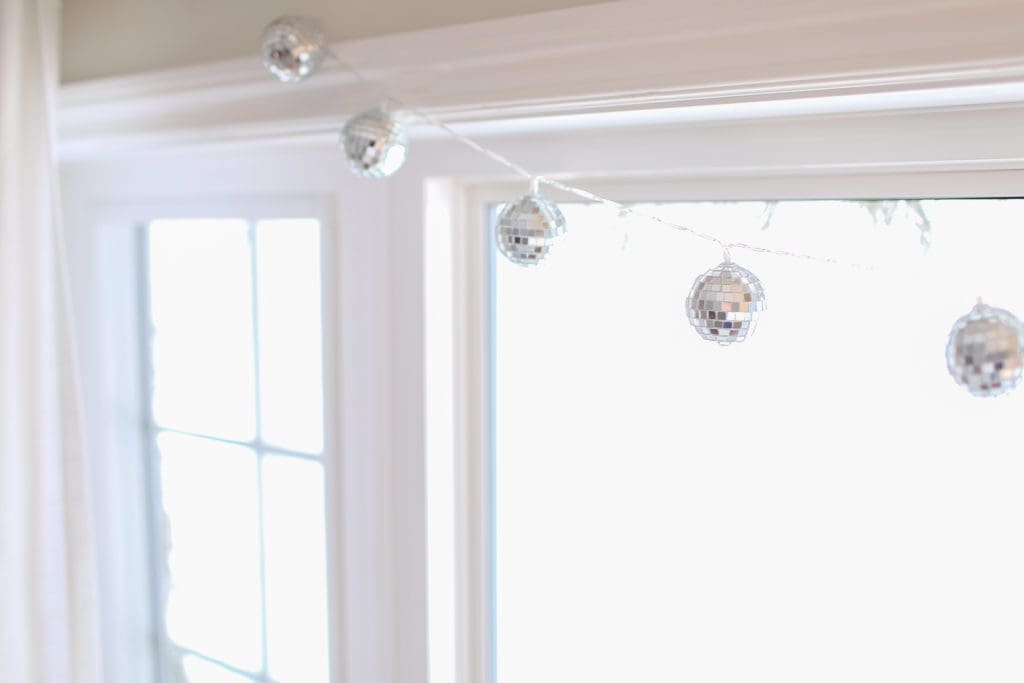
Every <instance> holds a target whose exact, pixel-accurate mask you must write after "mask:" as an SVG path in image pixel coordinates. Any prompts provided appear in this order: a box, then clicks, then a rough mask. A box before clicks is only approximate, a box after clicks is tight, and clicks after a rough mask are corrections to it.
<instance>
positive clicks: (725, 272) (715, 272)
mask: <svg viewBox="0 0 1024 683" xmlns="http://www.w3.org/2000/svg"><path fill="white" fill-rule="evenodd" d="M766 307H767V302H766V300H765V296H764V287H763V286H762V285H761V281H760V280H758V279H757V276H756V275H754V274H753V273H751V272H750V271H749V270H747V269H746V268H743V267H741V266H738V265H736V264H735V263H733V262H732V261H731V260H729V259H728V258H726V260H725V261H723V262H722V263H720V264H718V265H717V266H715V267H714V268H712V269H711V270H709V271H708V272H706V273H704V274H703V275H701V276H700V277H698V278H697V280H696V281H695V282H694V283H693V288H692V289H691V290H690V295H689V296H688V297H686V316H687V317H688V318H689V319H690V324H691V325H693V329H695V330H697V334H699V335H700V336H701V337H703V338H704V339H707V340H708V341H713V342H717V343H718V344H721V345H722V346H727V345H729V344H735V343H738V342H742V341H744V340H746V339H747V338H748V337H750V336H751V335H753V334H754V330H755V329H756V328H757V318H758V316H759V315H760V314H761V311H763V310H765V308H766Z"/></svg>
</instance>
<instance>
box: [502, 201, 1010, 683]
mask: <svg viewBox="0 0 1024 683" xmlns="http://www.w3.org/2000/svg"><path fill="white" fill-rule="evenodd" d="M923 206H924V208H925V212H926V213H927V215H928V217H929V218H930V220H931V231H930V234H931V239H932V248H931V250H930V251H929V252H928V254H927V255H922V251H921V248H920V245H919V239H920V232H919V230H918V228H917V227H916V226H914V225H913V224H912V223H913V221H912V220H910V221H903V220H902V219H900V220H897V221H896V222H894V224H893V225H891V226H889V225H885V224H884V221H883V222H882V223H881V224H876V223H875V221H874V220H873V219H872V218H871V217H870V214H869V211H868V210H867V209H866V208H865V207H864V206H862V205H859V204H857V203H853V202H783V203H782V204H780V205H779V206H778V207H777V209H776V211H775V216H774V219H773V220H772V222H771V225H770V227H768V228H767V229H762V225H763V222H764V213H765V205H764V204H763V203H759V202H740V203H717V204H712V203H674V204H666V205H660V206H650V205H648V206H645V207H644V208H645V209H646V210H648V211H654V212H657V213H658V214H660V215H664V216H667V217H669V218H671V219H674V220H675V221H677V222H680V223H683V224H685V225H692V226H694V227H696V228H698V229H702V230H707V231H709V232H713V233H715V234H719V235H722V236H724V237H726V238H727V239H730V240H732V239H735V240H742V241H745V242H750V243H757V244H765V245H768V246H772V247H776V248H782V249H794V250H797V251H807V252H812V253H819V254H823V255H832V256H841V257H843V258H848V259H850V260H854V261H861V262H867V263H876V264H881V265H882V267H880V268H879V269H878V270H875V271H863V270H856V269H852V268H846V267H837V266H829V265H824V264H819V263H810V262H804V261H801V260H798V259H785V258H772V257H766V256H759V255H756V254H753V255H752V254H748V253H745V252H736V253H734V254H733V258H734V260H735V261H737V262H738V263H739V264H740V265H742V266H744V267H746V268H749V269H750V270H751V271H753V272H754V273H755V274H756V275H757V276H758V277H759V278H760V279H761V280H762V282H763V283H764V286H765V289H766V292H767V298H768V302H769V306H768V310H767V311H766V312H765V313H764V314H763V315H762V316H761V321H760V324H759V326H758V329H757V333H756V334H755V335H754V336H753V337H752V338H751V339H750V340H748V341H746V342H744V343H743V344H740V345H737V346H734V347H730V348H722V347H719V346H717V345H715V344H712V343H709V342H706V341H704V340H702V339H701V338H699V337H698V336H697V334H696V333H695V332H694V331H693V330H692V329H691V328H690V325H689V323H688V321H687V319H686V316H685V312H684V302H685V299H686V296H687V293H688V292H689V289H690V286H691V284H692V282H693V280H694V278H696V277H697V276H698V275H699V274H700V273H703V272H704V271H706V270H707V269H709V268H710V267H712V266H714V265H715V264H716V263H718V262H719V261H720V260H721V258H722V254H721V250H719V249H717V248H715V247H714V246H713V245H707V244H704V243H702V242H700V241H697V240H694V239H693V238H692V237H690V236H687V235H685V234H681V233H679V232H676V231H673V230H669V229H665V228H662V227H658V226H656V225H651V224H646V223H643V222H642V221H635V222H631V223H625V222H623V221H621V220H619V219H618V217H617V216H616V213H615V212H614V211H610V210H608V209H605V208H603V207H595V206H581V205H578V204H567V205H563V210H564V212H565V215H566V218H567V220H568V227H569V232H568V235H567V236H566V238H565V240H564V241H563V242H562V243H560V244H559V245H557V246H556V248H555V249H553V250H552V253H551V257H550V261H549V262H548V263H545V264H543V265H542V266H540V267H539V268H533V269H524V268H519V267H516V266H514V265H512V264H510V263H508V262H507V261H506V260H505V259H503V258H501V257H500V256H499V257H497V260H496V264H497V265H496V269H497V272H496V278H497V281H496V285H497V289H496V296H497V299H496V316H495V317H496V354H497V355H496V359H495V363H496V368H495V372H496V382H497V384H496V397H495V398H496V413H495V414H496V428H497V433H496V451H495V459H496V461H495V468H496V473H495V487H496V541H495V543H496V563H497V566H496V603H497V616H496V639H497V670H498V683H515V682H516V681H560V680H586V681H590V682H591V683H605V682H607V683H611V682H613V681H614V682H616V683H617V682H619V681H623V680H642V681H645V683H660V682H664V683H668V682H670V681H680V680H693V681H741V680H744V681H758V680H786V681H789V682H791V683H810V682H812V681H813V682H818V681H822V680H836V679H841V680H851V681H853V680H857V681H866V680H897V679H899V680H910V679H914V680H976V679H977V680H980V679H985V680H1016V679H1020V678H1021V677H1024V663H1022V661H1021V660H1020V658H1019V656H1018V653H1019V645H1018V644H1019V642H1020V640H1021V638H1024V622H1022V621H1021V619H1020V615H1021V614H1024V581H1022V580H1021V576H1022V575H1024V551H1022V549H1021V547H1020V544H1016V543H1007V539H1011V538H1015V537H1016V536H1017V535H1018V534H1019V520H1020V519H1022V518H1024V497H1022V496H1021V495H1020V482H1021V480H1022V479H1024V458H1021V452H1020V448H1019V447H1017V446H1015V444H1017V443H1019V424H1020V415H1021V410H1022V408H1024V390H1021V389H1018V390H1017V391H1016V392H1015V393H1014V394H1012V395H1010V396H1008V397H1006V398H1005V399H994V400H988V401H985V400H978V399H975V398H972V397H971V396H969V395H968V393H967V392H966V391H964V390H963V389H962V388H960V387H958V386H956V385H955V383H954V382H953V380H952V379H951V378H950V377H949V376H948V374H947V373H946V368H945V357H944V350H945V343H946V337H947V334H948V333H949V330H950V328H951V327H952V325H953V323H954V321H955V320H956V319H957V318H958V317H960V316H961V315H963V314H965V313H966V312H967V311H968V310H969V309H970V308H971V306H972V305H973V304H974V297H975V295H977V294H982V295H984V296H985V298H986V300H987V303H990V304H992V305H995V306H1000V307H1005V308H1008V309H1009V310H1011V311H1014V312H1016V313H1017V314H1018V315H1020V314H1024V288H1022V287H1021V286H1020V266H1019V261H1020V254H1021V253H1022V252H1024V230H1022V229H1021V227H1022V226H1024V200H1007V201H995V200H964V201H929V202H924V203H923ZM876 208H877V207H876ZM626 237H628V239H625V238H626ZM894 264H895V265H894Z"/></svg>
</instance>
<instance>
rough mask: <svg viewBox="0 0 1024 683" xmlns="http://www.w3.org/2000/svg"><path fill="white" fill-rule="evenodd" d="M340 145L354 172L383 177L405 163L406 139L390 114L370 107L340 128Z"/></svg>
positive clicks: (407, 141) (370, 176) (400, 126)
mask: <svg viewBox="0 0 1024 683" xmlns="http://www.w3.org/2000/svg"><path fill="white" fill-rule="evenodd" d="M340 145H341V151H342V153H343V154H344V155H345V159H346V160H347V161H348V164H349V167H350V168H351V169H352V171H353V172H354V173H356V174H358V175H361V176H363V177H365V178H386V177H387V176H389V175H392V174H393V173H395V172H396V171H397V170H398V169H400V168H401V167H402V164H404V163H405V156H406V152H407V151H408V147H409V138H408V136H407V135H406V133H405V127H404V126H403V125H402V124H401V123H399V122H398V121H396V120H395V118H394V117H393V116H392V115H391V114H390V113H388V112H387V111H385V110H384V109H372V110H370V111H367V112H363V113H362V114H359V115H357V116H354V117H352V118H351V119H349V121H348V123H346V124H345V127H344V128H343V129H342V131H341V142H340Z"/></svg>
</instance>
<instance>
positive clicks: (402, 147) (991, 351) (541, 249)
mask: <svg viewBox="0 0 1024 683" xmlns="http://www.w3.org/2000/svg"><path fill="white" fill-rule="evenodd" d="M261 54H262V61H263V66H264V67H265V68H266V70H267V71H268V72H269V73H270V74H272V75H273V76H274V77H275V78H277V79H278V80H279V81H281V82H283V83H297V82H300V81H303V80H305V79H306V78H308V77H309V76H311V75H313V74H314V73H315V72H316V71H317V69H318V68H319V67H320V65H321V64H322V63H323V62H324V60H325V59H326V58H327V57H328V55H329V54H330V53H329V50H328V47H327V40H326V36H325V35H324V32H323V30H322V29H321V28H320V26H319V25H318V24H317V22H316V21H314V20H313V19H310V18H307V17H300V16H291V15H289V16H283V17H279V18H278V19H275V20H274V21H273V22H271V23H270V25H268V26H267V28H266V30H265V31H264V33H263V39H262V45H261ZM348 68H349V70H350V71H352V73H353V74H355V75H356V76H357V77H359V78H360V79H361V76H359V74H358V72H357V71H356V70H355V69H352V68H351V67H348ZM391 99H392V100H393V98H391ZM393 101H397V100H393ZM410 112H411V113H413V114H415V115H417V116H418V117H419V118H421V119H423V120H424V121H426V122H427V123H430V124H432V125H434V126H436V127H437V128H440V129H442V130H444V131H445V132H447V133H448V134H449V135H451V136H452V137H454V138H455V139H456V140H458V141H460V142H462V143H464V144H465V145H467V146H468V147H471V148H472V149H474V150H476V151H477V152H480V153H481V154H484V155H486V156H488V157H490V158H491V159H492V160H494V161H496V162H498V163H500V164H502V165H504V166H505V167H507V168H508V169H510V170H512V171H515V172H516V173H518V174H520V175H523V176H525V177H528V178H530V179H531V183H532V184H531V191H530V192H529V193H528V194H526V195H523V196H522V197H520V198H519V199H517V200H516V201H514V202H512V203H510V204H508V205H507V206H506V207H505V209H504V210H503V211H502V213H501V215H500V216H499V218H498V222H497V225H496V227H495V232H496V241H497V246H498V249H499V251H501V253H502V254H503V255H504V256H505V257H506V258H508V259H509V260H510V261H511V262H513V263H516V264H518V265H521V266H532V265H537V264H539V263H540V262H542V261H543V260H544V259H545V258H546V257H547V256H548V253H549V252H550V250H551V247H552V245H553V244H555V243H556V242H557V241H558V240H559V239H560V238H561V237H562V236H563V235H564V234H565V231H566V229H565V217H564V216H563V214H562V212H561V210H560V209H559V208H558V205H557V204H556V203H555V202H553V201H551V200H550V199H547V198H546V197H544V196H542V195H541V194H540V193H539V191H538V187H539V184H540V181H541V180H542V179H540V178H538V177H536V176H533V175H532V174H530V173H529V172H528V171H527V170H526V169H524V168H523V167H521V166H519V165H518V164H516V163H515V162H512V161H510V160H509V159H507V158H505V157H503V156H502V155H500V154H498V153H497V152H494V151H493V150H490V149H487V148H486V147H483V146H482V145H480V144H479V143H477V142H475V141H473V140H470V139H469V138H466V137H464V136H462V135H460V134H459V133H457V132H455V131H454V130H453V129H452V128H451V127H449V126H448V125H447V124H445V123H444V122H442V121H440V120H438V119H437V118H435V117H433V116H431V115H429V114H426V113H424V112H422V111H419V110H416V109H411V108H410ZM408 144H409V141H408V137H407V135H406V133H405V130H404V127H403V126H402V125H401V123H399V122H398V121H397V120H396V119H395V117H394V116H393V115H392V114H390V113H389V112H387V111H385V110H383V109H373V110H370V111H366V112H363V113H361V114H358V115H357V116H354V117H353V118H352V119H350V120H349V121H348V123H346V124H345V127H344V128H343V130H342V133H341V140H340V147H341V150H342V153H343V155H344V156H345V159H346V160H347V161H348V164H349V167H350V168H351V169H352V171H353V172H354V173H356V174H358V175H361V176H364V177H367V178H386V177H388V176H390V175H392V174H394V173H395V172H397V171H398V170H399V169H400V168H401V167H402V165H403V164H404V163H405V158H406V152H407V148H408ZM544 182H546V183H548V184H551V185H554V186H555V187H557V188H559V189H561V190H563V191H566V192H569V193H571V194H574V195H576V196H578V197H580V198H581V199H584V200H587V201H596V202H600V203H603V204H606V205H608V206H611V207H613V208H617V209H618V210H619V211H620V214H621V215H629V214H632V215H636V216H640V217H645V218H647V219H649V220H651V221H653V222H655V223H659V224H662V225H666V226H668V227H671V228H675V229H677V230H680V231H682V232H687V233H690V234H691V235H693V236H695V237H698V238H700V239H702V240H705V241H709V242H713V243H715V244H717V245H718V246H720V247H722V248H724V249H725V250H726V259H725V261H723V262H722V263H720V264H719V265H717V266H715V267H714V268H712V269H711V270H709V271H707V272H706V273H704V274H703V275H701V276H700V277H698V278H697V279H696V281H695V282H694V283H693V287H692V288H691V290H690V294H689V296H688V297H687V298H686V315H687V317H688V319H689V321H690V324H691V325H693V328H694V329H695V330H696V331H697V333H698V334H699V335H700V336H701V337H702V338H704V339H707V340H709V341H713V342H716V343H718V344H720V345H723V346H727V345H732V344H736V343H739V342H742V341H745V340H746V339H748V338H749V337H750V336H752V335H753V333H754V330H755V329H756V327H757V321H758V317H759V315H760V313H761V312H762V311H764V310H765V309H766V299H765V293H764V287H763V285H762V284H761V281H760V280H759V279H758V278H757V277H756V276H755V275H754V274H753V273H751V272H750V271H749V270H747V269H746V268H742V267H740V266H738V265H736V264H735V263H732V261H731V260H730V258H729V256H728V251H729V248H730V247H733V248H738V249H746V250H750V251H756V252H761V253H767V254H773V255H777V256H787V257H796V258H804V259H812V260H819V261H823V262H827V263H833V264H835V263H838V261H835V260H834V259H826V258H817V259H815V257H813V256H809V255H806V254H797V253H793V252H787V251H776V250H772V249H766V248H762V247H757V246H751V245H748V244H739V243H737V244H729V243H726V242H724V241H722V240H720V239H719V238H717V237H715V236H714V235H710V234H707V233H703V232H699V231H697V230H694V229H693V228H690V227H687V226H683V225H677V224H674V223H671V222H669V221H666V220H664V219H662V218H661V217H659V216H655V215H645V214H644V213H642V212H640V211H637V210H635V209H632V208H629V207H627V206H625V205H624V204H621V203H619V202H615V201H612V200H610V199H606V198H604V197H600V196H598V195H596V194H594V193H592V192H589V191H587V190H583V189H580V188H576V187H573V186H571V185H567V184H565V183H561V182H556V181H552V180H547V179H544ZM946 364H947V368H948V370H949V372H950V374H951V375H952V376H953V379H954V380H955V381H956V382H957V384H959V385H961V386H963V387H964V388H965V389H967V391H969V392H970V393H971V394H972V395H974V396H982V397H989V396H999V395H1002V394H1005V393H1007V392H1009V391H1010V390H1012V389H1014V388H1016V387H1017V386H1018V385H1019V384H1020V382H1021V378H1022V371H1024V324H1022V323H1021V321H1020V320H1019V319H1018V318H1017V317H1015V316H1014V315H1013V314H1011V313H1009V312H1008V311H1005V310H1002V309H998V308H992V307H990V306H986V305H985V304H982V303H981V301H980V299H979V301H978V305H977V306H975V307H974V308H973V309H972V310H971V311H970V312H969V313H968V314H967V315H965V316H963V317H962V318H960V319H959V320H957V322H956V323H955V324H954V326H953V329H952V331H951V332H950V335H949V341H948V344H947V347H946Z"/></svg>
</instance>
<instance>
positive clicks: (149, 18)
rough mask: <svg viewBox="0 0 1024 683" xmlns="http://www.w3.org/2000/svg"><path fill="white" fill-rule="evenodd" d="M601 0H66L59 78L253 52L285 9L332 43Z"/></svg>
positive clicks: (73, 78) (82, 77)
mask: <svg viewBox="0 0 1024 683" xmlns="http://www.w3.org/2000/svg"><path fill="white" fill-rule="evenodd" d="M598 2H599V0H438V1H434V2H423V0H378V1H377V2H330V1H329V0H65V2H64V21H63V24H64V26H63V49H64V54H63V77H64V81H65V82H71V81H80V80H85V79H90V78H100V77H104V76H113V75H118V74H126V73H134V72H139V71H148V70H152V69H165V68H171V67H179V66H187V65H191V64H201V63H203V62H209V61H214V60H219V59H228V58H232V57H243V56H245V55H249V54H255V52H256V50H257V48H258V44H259V36H260V33H261V32H262V30H263V27H264V26H265V25H266V24H267V23H268V22H269V21H271V20H272V19H274V18H275V17H277V16H279V15H281V14H285V13H299V14H308V15H311V16H315V17H318V18H319V19H320V20H321V21H322V22H323V24H324V26H325V28H326V29H327V35H328V37H329V38H330V39H331V40H332V41H339V40H346V39H352V38H365V37H368V36H376V35H384V34H388V33H398V32H402V31H413V30H418V29H424V28H434V27H438V26H447V25H451V24H460V23H466V22H470V21H481V20H485V19H494V18H498V17H507V16H513V15H519V14H529V13H533V12H541V11H545V10H555V9H564V8H567V7H575V6H579V5H591V4H597V3H598Z"/></svg>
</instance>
